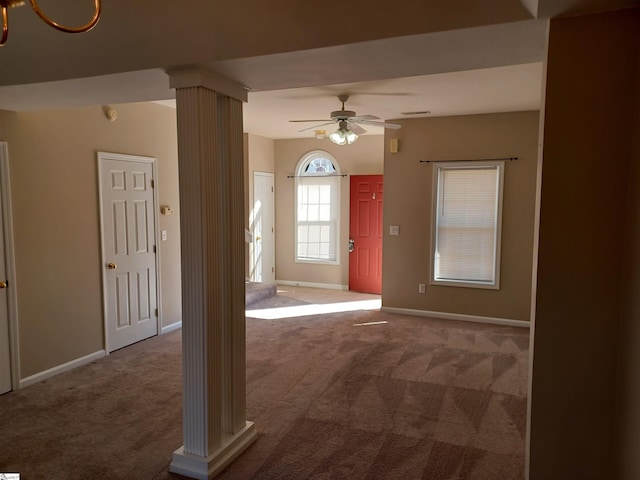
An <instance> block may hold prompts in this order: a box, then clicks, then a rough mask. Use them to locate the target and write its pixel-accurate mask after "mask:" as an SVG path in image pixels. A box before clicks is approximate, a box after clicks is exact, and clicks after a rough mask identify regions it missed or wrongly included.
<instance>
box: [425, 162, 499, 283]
mask: <svg viewBox="0 0 640 480" xmlns="http://www.w3.org/2000/svg"><path fill="white" fill-rule="evenodd" d="M501 170H502V165H501V164H499V163H498V164H492V165H486V164H484V165H477V166H475V165H474V166H468V164H465V166H437V168H436V172H437V181H436V211H435V218H434V220H435V242H434V243H435V249H434V256H433V281H434V282H436V283H437V282H452V283H471V284H485V285H490V286H495V285H497V272H498V268H499V266H498V245H499V230H500V213H501V212H500V206H501V201H500V199H501V194H502V189H501V184H502V179H501Z"/></svg>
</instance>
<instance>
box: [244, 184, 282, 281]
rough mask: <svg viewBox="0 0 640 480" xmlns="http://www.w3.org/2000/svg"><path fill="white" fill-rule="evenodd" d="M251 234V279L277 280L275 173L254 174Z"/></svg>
mask: <svg viewBox="0 0 640 480" xmlns="http://www.w3.org/2000/svg"><path fill="white" fill-rule="evenodd" d="M251 233H252V235H253V242H252V243H251V247H250V249H249V252H250V257H249V258H250V279H251V281H252V282H261V283H269V284H271V283H275V281H276V274H275V271H276V269H275V232H274V183H273V173H266V172H254V173H253V207H252V209H251Z"/></svg>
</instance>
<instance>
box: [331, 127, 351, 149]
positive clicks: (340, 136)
mask: <svg viewBox="0 0 640 480" xmlns="http://www.w3.org/2000/svg"><path fill="white" fill-rule="evenodd" d="M329 140H331V141H332V142H333V143H335V144H336V145H345V144H346V143H347V137H346V136H345V134H344V132H343V131H342V129H340V128H339V129H338V130H336V131H335V132H333V133H332V134H331V135H329Z"/></svg>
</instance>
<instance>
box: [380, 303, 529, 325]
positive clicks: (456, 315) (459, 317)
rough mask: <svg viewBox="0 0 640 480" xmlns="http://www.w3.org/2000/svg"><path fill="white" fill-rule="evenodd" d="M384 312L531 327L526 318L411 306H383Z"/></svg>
mask: <svg viewBox="0 0 640 480" xmlns="http://www.w3.org/2000/svg"><path fill="white" fill-rule="evenodd" d="M381 310H382V311H383V312H388V313H398V314H400V315H413V316H417V317H431V318H440V319H443V320H461V321H463V322H475V323H489V324H492V325H504V326H507V327H520V328H531V322H527V321H525V320H511V319H509V318H494V317H480V316H478V315H464V314H462V313H446V312H430V311H428V310H413V309H410V308H396V307H382V309H381Z"/></svg>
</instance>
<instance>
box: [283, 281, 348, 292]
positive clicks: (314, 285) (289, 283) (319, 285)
mask: <svg viewBox="0 0 640 480" xmlns="http://www.w3.org/2000/svg"><path fill="white" fill-rule="evenodd" d="M276 283H277V284H278V285H287V286H290V287H309V288H326V289H329V290H349V285H340V284H337V283H313V282H297V281H295V280H276Z"/></svg>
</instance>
